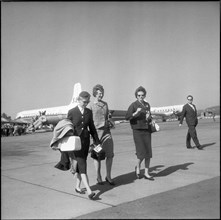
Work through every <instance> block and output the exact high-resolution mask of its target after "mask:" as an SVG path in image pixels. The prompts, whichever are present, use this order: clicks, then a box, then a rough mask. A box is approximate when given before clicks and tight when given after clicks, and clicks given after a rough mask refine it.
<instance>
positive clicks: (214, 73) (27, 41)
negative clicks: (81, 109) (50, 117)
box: [1, 1, 220, 118]
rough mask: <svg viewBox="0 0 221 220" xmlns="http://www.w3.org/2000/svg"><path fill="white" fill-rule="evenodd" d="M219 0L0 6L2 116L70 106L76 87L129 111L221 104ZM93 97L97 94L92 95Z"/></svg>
mask: <svg viewBox="0 0 221 220" xmlns="http://www.w3.org/2000/svg"><path fill="white" fill-rule="evenodd" d="M219 48H220V3H219V1H214V2H211V1H208V2H204V1H202V2H198V1H197V2H188V1H187V2H179V1H177V2H2V3H1V104H2V105H1V112H4V113H6V114H7V115H9V116H11V117H12V118H14V117H15V116H16V113H18V112H20V111H23V110H29V109H36V108H44V107H55V106H60V105H66V104H69V103H70V101H71V97H72V93H73V86H74V84H75V83H77V82H80V83H81V85H82V89H83V90H86V91H88V92H90V93H91V94H92V88H93V86H94V85H96V84H98V83H99V84H102V85H103V86H104V89H105V94H104V100H105V101H107V102H108V104H109V108H110V109H124V110H126V109H127V108H128V106H129V105H130V104H131V102H133V101H134V100H135V97H134V91H135V90H136V88H137V87H138V86H140V85H142V86H144V87H145V88H146V90H147V98H146V99H147V101H148V102H149V103H150V105H151V106H153V107H156V106H167V105H176V104H184V103H186V96H187V95H189V94H192V95H193V96H194V103H195V104H196V106H197V108H198V109H203V108H206V107H210V106H214V105H219V98H220V96H219V91H220V49H219ZM92 100H93V97H92Z"/></svg>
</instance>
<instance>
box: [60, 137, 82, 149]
mask: <svg viewBox="0 0 221 220" xmlns="http://www.w3.org/2000/svg"><path fill="white" fill-rule="evenodd" d="M58 149H60V150H61V151H78V150H81V139H80V137H78V136H67V137H63V138H62V139H61V140H60V141H59V143H58Z"/></svg>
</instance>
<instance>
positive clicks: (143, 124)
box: [125, 100, 151, 129]
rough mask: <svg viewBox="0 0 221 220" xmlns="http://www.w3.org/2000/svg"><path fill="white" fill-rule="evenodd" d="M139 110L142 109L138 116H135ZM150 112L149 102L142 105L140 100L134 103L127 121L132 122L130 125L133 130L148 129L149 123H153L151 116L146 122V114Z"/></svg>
mask: <svg viewBox="0 0 221 220" xmlns="http://www.w3.org/2000/svg"><path fill="white" fill-rule="evenodd" d="M137 108H142V110H141V111H140V113H138V115H136V116H133V113H134V112H136V110H137ZM147 111H149V112H150V104H149V103H148V102H144V105H142V104H141V103H140V102H139V101H138V100H137V101H135V102H133V103H132V104H131V105H130V106H129V108H128V110H127V113H126V116H125V118H126V120H130V125H131V128H132V129H148V127H149V122H150V121H151V114H150V117H149V119H148V120H146V113H147Z"/></svg>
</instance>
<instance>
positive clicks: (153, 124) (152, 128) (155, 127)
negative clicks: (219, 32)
mask: <svg viewBox="0 0 221 220" xmlns="http://www.w3.org/2000/svg"><path fill="white" fill-rule="evenodd" d="M159 130H160V126H159V125H158V124H157V123H156V122H154V121H152V122H151V123H150V133H154V132H157V131H159Z"/></svg>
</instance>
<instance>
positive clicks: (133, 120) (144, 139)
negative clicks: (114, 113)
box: [125, 86, 154, 180]
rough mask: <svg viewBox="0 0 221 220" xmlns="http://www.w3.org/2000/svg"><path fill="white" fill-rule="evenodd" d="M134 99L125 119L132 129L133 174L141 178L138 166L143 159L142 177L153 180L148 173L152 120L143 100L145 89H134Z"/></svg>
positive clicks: (147, 104) (148, 105) (147, 106)
mask: <svg viewBox="0 0 221 220" xmlns="http://www.w3.org/2000/svg"><path fill="white" fill-rule="evenodd" d="M135 97H136V99H137V100H136V101H135V102H133V103H132V104H131V105H130V106H129V108H128V110H127V113H126V116H125V118H126V120H130V125H131V128H132V130H133V138H134V143H135V147H136V155H137V165H136V166H135V174H136V176H137V178H138V179H140V178H141V175H140V166H141V163H142V161H143V160H145V171H144V178H145V179H147V180H154V178H153V176H151V175H150V174H149V166H150V159H151V158H152V146H151V132H150V127H149V126H150V125H149V124H150V122H151V121H152V118H151V112H150V104H149V103H148V102H146V101H145V100H144V98H145V97H146V90H145V88H144V87H142V86H140V87H138V88H137V89H136V91H135Z"/></svg>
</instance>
